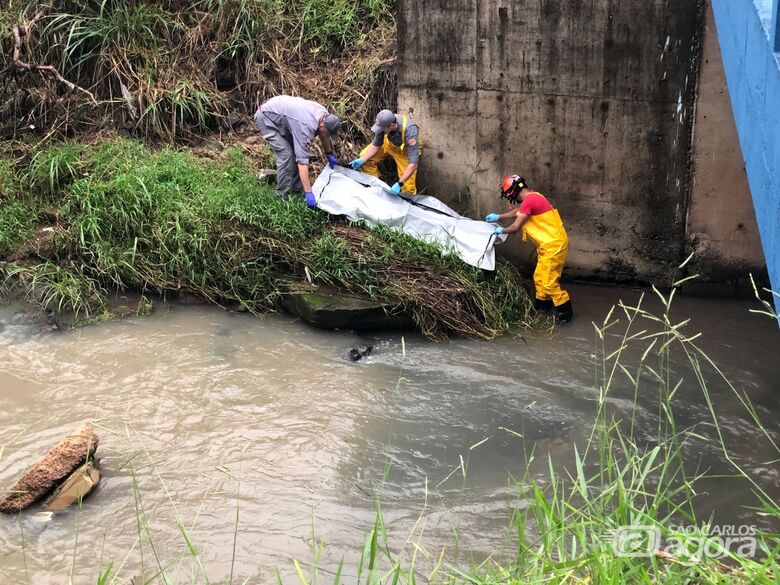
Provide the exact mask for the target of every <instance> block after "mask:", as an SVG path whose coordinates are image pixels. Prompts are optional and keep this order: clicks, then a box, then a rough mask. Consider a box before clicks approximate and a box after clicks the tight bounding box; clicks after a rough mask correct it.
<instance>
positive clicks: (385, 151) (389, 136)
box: [349, 110, 422, 195]
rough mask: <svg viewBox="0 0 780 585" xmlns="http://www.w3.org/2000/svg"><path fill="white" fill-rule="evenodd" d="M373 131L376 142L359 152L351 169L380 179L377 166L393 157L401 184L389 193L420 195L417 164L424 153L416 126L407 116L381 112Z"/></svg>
mask: <svg viewBox="0 0 780 585" xmlns="http://www.w3.org/2000/svg"><path fill="white" fill-rule="evenodd" d="M371 131H372V132H373V133H374V140H373V141H372V142H371V144H369V145H368V146H366V147H365V148H364V149H363V150H361V151H360V155H359V156H358V158H356V159H355V160H353V161H352V162H351V163H349V166H351V167H352V168H353V169H355V170H357V169H360V170H362V171H363V172H364V173H368V174H369V175H371V176H374V177H379V169H377V163H379V162H380V161H381V160H384V159H385V158H387V157H388V156H392V157H393V160H394V161H395V166H396V169H397V171H398V181H397V182H395V183H394V184H393V186H392V187H390V193H392V194H393V195H398V194H399V193H401V192H402V191H403V192H404V193H412V194H414V193H417V184H416V178H417V164H418V163H419V161H420V153H421V152H422V142H421V140H420V129H419V128H418V127H417V124H415V123H414V122H412V121H411V120H410V119H409V118H407V117H406V116H401V115H399V114H394V113H393V112H391V111H390V110H382V111H381V112H379V113H378V114H377V115H376V121H375V122H374V125H373V126H371Z"/></svg>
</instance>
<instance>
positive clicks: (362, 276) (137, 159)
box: [0, 140, 534, 338]
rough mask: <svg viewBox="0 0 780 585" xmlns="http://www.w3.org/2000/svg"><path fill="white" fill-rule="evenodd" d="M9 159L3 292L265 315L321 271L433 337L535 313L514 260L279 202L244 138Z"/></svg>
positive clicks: (95, 314)
mask: <svg viewBox="0 0 780 585" xmlns="http://www.w3.org/2000/svg"><path fill="white" fill-rule="evenodd" d="M12 160H14V159H13V157H7V158H6V159H5V160H4V161H3V162H2V165H1V166H0V173H2V174H0V180H2V181H3V183H2V193H1V194H0V197H2V200H3V205H2V208H0V225H2V226H4V227H5V228H6V229H4V230H3V235H2V239H1V240H0V257H1V258H4V261H3V263H2V271H3V273H4V276H5V282H6V288H16V289H17V290H21V291H23V292H24V293H25V294H26V296H27V298H28V299H30V300H31V301H33V302H35V303H37V304H39V305H40V306H42V307H43V308H44V309H53V310H56V311H70V312H73V313H76V314H77V315H78V316H80V317H84V318H88V319H93V318H100V317H102V316H107V298H108V294H109V291H111V290H114V289H120V290H128V289H132V290H138V291H141V292H149V293H154V294H156V295H169V294H171V293H175V294H181V293H188V294H192V295H196V296H198V297H200V298H202V299H204V300H206V301H209V302H213V303H217V304H220V305H223V306H228V305H229V306H236V305H238V306H240V307H242V308H244V309H246V310H249V311H251V312H253V313H257V314H259V313H263V312H266V311H269V310H273V309H274V308H275V307H276V306H277V303H278V300H279V295H280V291H281V288H282V287H283V285H284V283H285V282H286V281H288V280H290V279H293V280H303V279H305V278H311V279H312V280H313V282H315V283H320V284H329V285H336V286H339V287H342V288H344V289H346V290H348V291H351V292H354V293H359V294H361V295H366V296H368V297H370V298H372V299H375V300H380V301H382V302H385V303H389V304H392V305H395V306H397V307H398V308H400V309H403V310H405V311H408V312H409V313H410V314H411V315H412V316H413V318H414V319H415V322H416V323H417V325H418V327H419V329H420V330H421V331H422V332H423V333H424V334H426V335H427V336H429V337H432V338H443V337H446V336H448V335H451V334H459V335H467V336H471V337H475V338H491V337H493V336H495V335H497V334H500V333H501V332H505V331H507V330H509V329H510V328H512V327H517V326H524V325H528V324H529V323H531V322H532V320H533V318H534V317H533V314H532V310H531V305H530V300H529V298H528V296H527V294H526V293H525V291H524V290H523V287H522V282H521V279H520V277H519V275H518V273H517V271H516V269H514V268H513V267H512V266H510V265H509V264H507V263H504V264H501V265H499V267H498V269H497V270H496V272H495V274H488V273H484V272H482V271H480V270H478V269H475V268H472V267H470V266H467V265H465V264H464V263H463V262H462V261H460V260H459V259H458V258H457V257H455V256H443V255H442V254H441V251H440V250H439V249H438V248H437V247H435V246H433V245H429V244H426V243H423V242H420V241H417V240H415V239H413V238H411V237H408V236H405V235H403V234H398V233H395V232H392V231H389V230H385V229H377V230H366V229H363V228H361V227H358V226H352V225H349V224H345V223H343V222H339V221H335V220H333V219H331V218H330V217H329V216H328V215H327V214H325V213H323V212H320V211H313V210H310V209H308V208H307V207H306V206H305V204H304V202H303V200H302V199H301V198H291V199H289V200H285V199H280V198H279V197H277V196H276V195H275V193H274V192H273V190H272V189H271V188H269V187H267V186H263V185H260V184H258V181H257V179H256V169H254V168H253V167H252V165H251V163H250V159H249V158H247V157H246V156H245V155H244V154H243V153H242V151H241V150H240V149H238V148H234V149H228V150H227V151H225V152H224V153H223V154H222V155H220V156H213V157H212V158H202V157H197V156H195V155H194V154H192V153H191V152H186V151H181V150H176V149H170V148H164V149H162V150H159V151H151V150H149V149H148V148H146V147H145V146H143V145H142V144H140V143H138V142H133V141H129V140H114V141H108V142H101V143H97V144H95V145H84V144H79V143H70V142H65V143H59V144H55V145H51V146H45V147H42V148H40V149H38V150H36V151H33V152H31V153H27V154H24V155H23V156H22V157H21V162H18V163H16V164H14V163H12V162H11V161H12ZM16 160H18V159H16ZM33 233H35V235H34V236H33V235H32V234H33ZM31 237H32V240H31Z"/></svg>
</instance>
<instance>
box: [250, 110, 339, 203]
mask: <svg viewBox="0 0 780 585" xmlns="http://www.w3.org/2000/svg"><path fill="white" fill-rule="evenodd" d="M254 118H255V125H256V126H257V129H258V130H259V131H260V135H261V136H262V137H263V139H265V141H266V142H267V143H268V146H270V147H271V150H272V151H273V153H274V154H275V155H276V192H277V194H278V195H280V196H281V197H287V196H288V194H289V193H290V191H296V190H297V191H303V192H304V195H305V197H306V203H307V204H308V205H309V207H314V206H315V205H316V201H315V199H314V194H313V193H312V191H311V181H310V180H309V148H310V144H311V141H312V140H313V139H314V137H315V136H319V137H320V141H321V142H322V147H323V149H324V150H325V153H326V154H327V157H328V164H329V165H330V166H331V168H332V167H334V166H336V164H338V163H337V160H336V157H335V156H334V155H333V142H332V138H334V137H336V136H337V135H338V133H339V130H340V129H341V121H340V120H339V118H338V116H336V115H335V114H329V113H328V110H327V109H326V108H325V106H322V105H320V104H318V103H317V102H313V101H310V100H305V99H303V98H300V97H293V96H290V95H279V96H276V97H272V98H271V99H269V100H268V101H266V102H264V103H263V104H262V105H261V106H260V107H259V108H258V109H257V111H256V112H255V116H254Z"/></svg>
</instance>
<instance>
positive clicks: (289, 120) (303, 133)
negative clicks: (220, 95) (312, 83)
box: [254, 95, 328, 165]
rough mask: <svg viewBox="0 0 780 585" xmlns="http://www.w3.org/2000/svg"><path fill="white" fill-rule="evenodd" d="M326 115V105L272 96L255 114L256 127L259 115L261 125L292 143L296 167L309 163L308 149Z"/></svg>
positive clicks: (296, 98) (289, 96) (282, 96)
mask: <svg viewBox="0 0 780 585" xmlns="http://www.w3.org/2000/svg"><path fill="white" fill-rule="evenodd" d="M327 114H328V110H327V109H326V108H325V106H322V105H320V104H318V103H317V102H313V101H310V100H305V99H303V98H300V97H293V96H291V95H279V96H276V97H272V98H271V99H270V100H268V101H266V102H265V103H263V105H261V106H260V108H259V109H258V110H257V112H255V116H254V117H255V124H257V120H258V119H259V117H260V116H262V117H263V123H264V124H265V125H266V126H270V127H272V128H275V129H276V130H278V131H279V133H280V134H282V135H283V136H285V137H286V138H287V139H288V140H290V139H291V140H292V144H293V149H294V150H295V160H296V162H297V163H298V164H299V165H307V164H309V146H310V143H311V141H312V139H313V138H314V137H315V136H316V135H317V129H318V128H319V125H320V120H322V118H323V116H326V115H327Z"/></svg>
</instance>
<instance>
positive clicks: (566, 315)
mask: <svg viewBox="0 0 780 585" xmlns="http://www.w3.org/2000/svg"><path fill="white" fill-rule="evenodd" d="M555 310H556V311H557V312H558V316H557V318H556V319H555V321H556V323H559V324H560V323H568V322H569V321H571V318H572V317H573V316H574V311H573V310H572V308H571V301H566V302H565V303H563V304H562V305H558V306H557V307H555Z"/></svg>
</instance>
